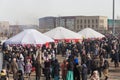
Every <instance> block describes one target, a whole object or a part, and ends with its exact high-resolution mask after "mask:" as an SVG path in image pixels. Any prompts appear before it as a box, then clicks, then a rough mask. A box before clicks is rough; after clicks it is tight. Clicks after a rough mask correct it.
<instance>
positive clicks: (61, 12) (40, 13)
mask: <svg viewBox="0 0 120 80" xmlns="http://www.w3.org/2000/svg"><path fill="white" fill-rule="evenodd" d="M112 1H113V0H0V21H3V20H5V21H9V22H10V24H37V25H38V19H39V18H40V17H45V16H76V15H77V16H78V15H84V16H94V15H100V16H107V17H108V18H112ZM115 1H116V9H115V10H116V12H115V18H117V17H118V16H120V0H115Z"/></svg>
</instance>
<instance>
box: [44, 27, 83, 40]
mask: <svg viewBox="0 0 120 80" xmlns="http://www.w3.org/2000/svg"><path fill="white" fill-rule="evenodd" d="M44 34H45V35H47V36H49V37H51V38H53V39H55V40H61V39H69V40H72V39H82V36H81V35H79V34H78V33H75V32H73V31H71V30H68V29H66V28H63V27H56V28H54V29H52V30H50V31H48V32H46V33H44Z"/></svg>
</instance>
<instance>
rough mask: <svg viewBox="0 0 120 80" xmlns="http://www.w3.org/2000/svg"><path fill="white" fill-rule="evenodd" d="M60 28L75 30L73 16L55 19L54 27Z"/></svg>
mask: <svg viewBox="0 0 120 80" xmlns="http://www.w3.org/2000/svg"><path fill="white" fill-rule="evenodd" d="M58 26H62V27H65V28H67V29H70V30H74V29H75V17H74V16H65V17H56V27H58Z"/></svg>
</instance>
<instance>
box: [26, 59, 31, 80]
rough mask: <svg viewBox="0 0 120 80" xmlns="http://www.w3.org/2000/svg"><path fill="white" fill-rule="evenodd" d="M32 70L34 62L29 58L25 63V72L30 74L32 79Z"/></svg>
mask: <svg viewBox="0 0 120 80" xmlns="http://www.w3.org/2000/svg"><path fill="white" fill-rule="evenodd" d="M31 70H32V64H31V62H30V59H28V60H27V63H26V65H25V73H26V75H27V76H28V79H30V74H31Z"/></svg>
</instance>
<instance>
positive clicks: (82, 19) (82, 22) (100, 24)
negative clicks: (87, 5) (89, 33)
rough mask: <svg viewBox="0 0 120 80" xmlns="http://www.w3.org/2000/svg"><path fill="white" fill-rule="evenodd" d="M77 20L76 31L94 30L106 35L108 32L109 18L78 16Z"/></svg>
mask: <svg viewBox="0 0 120 80" xmlns="http://www.w3.org/2000/svg"><path fill="white" fill-rule="evenodd" d="M75 20H76V21H75V31H80V30H81V29H84V28H92V29H94V30H96V31H99V32H102V33H104V32H105V31H106V30H108V27H107V17H105V16H76V19H75Z"/></svg>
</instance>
